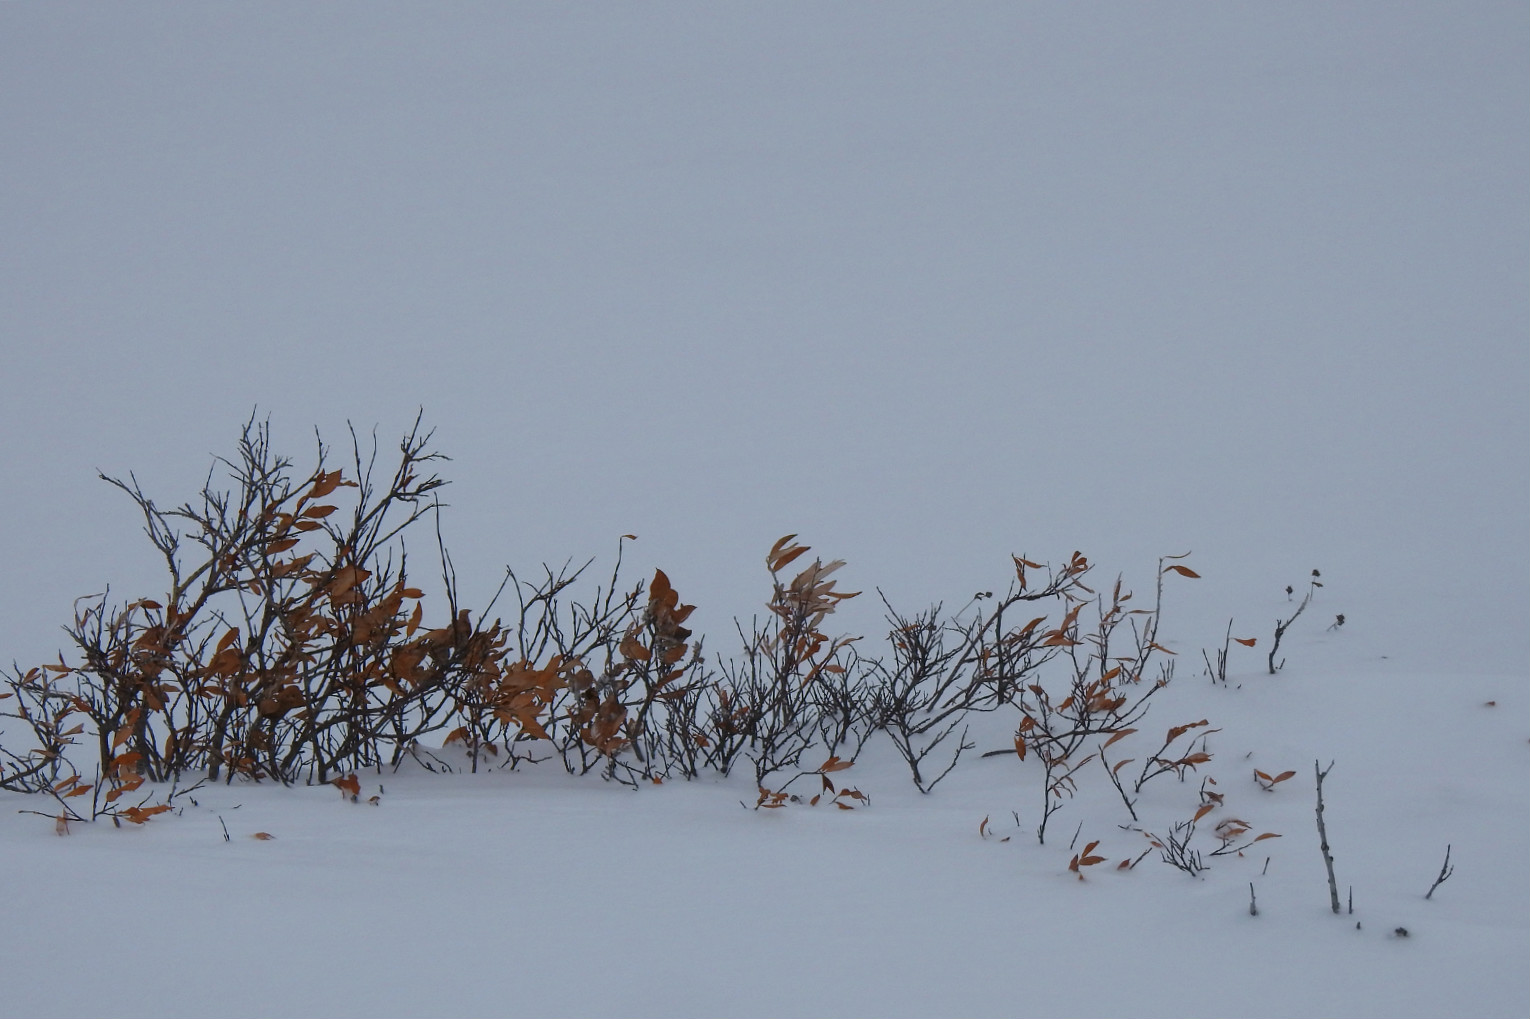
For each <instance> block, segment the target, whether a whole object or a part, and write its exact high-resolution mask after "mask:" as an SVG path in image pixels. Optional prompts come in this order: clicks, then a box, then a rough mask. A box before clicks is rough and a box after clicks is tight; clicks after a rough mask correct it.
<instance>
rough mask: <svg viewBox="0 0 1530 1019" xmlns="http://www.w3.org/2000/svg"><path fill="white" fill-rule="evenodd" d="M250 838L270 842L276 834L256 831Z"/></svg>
mask: <svg viewBox="0 0 1530 1019" xmlns="http://www.w3.org/2000/svg"><path fill="white" fill-rule="evenodd" d="M157 830H158V829H156V831H157ZM250 838H252V839H259V840H260V841H262V842H270V841H271V840H272V839H274V838H276V836H275V835H272V834H271V833H270V832H268V831H258V832H256V833H255V834H254V835H251V836H250Z"/></svg>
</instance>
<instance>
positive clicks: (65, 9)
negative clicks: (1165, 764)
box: [0, 3, 1530, 669]
mask: <svg viewBox="0 0 1530 1019" xmlns="http://www.w3.org/2000/svg"><path fill="white" fill-rule="evenodd" d="M1527 171H1530V8H1527V7H1526V5H1524V4H1522V3H1474V4H1470V5H1454V4H1424V5H1421V4H1405V3H1370V4H1345V5H1316V4H1300V3H1280V4H1275V3H1250V4H1157V5H1152V6H1147V5H1078V4H1067V5H1063V4H1049V5H1025V4H963V5H957V6H948V5H940V6H936V5H909V4H877V5H864V4H843V5H835V6H832V7H828V8H820V7H817V6H810V5H794V4H788V5H769V6H763V5H762V6H752V7H746V6H739V5H727V6H721V5H719V6H706V7H703V6H699V5H694V6H693V5H673V4H671V5H659V6H616V5H589V6H578V7H572V6H568V7H565V6H562V5H550V4H549V5H536V4H515V5H492V4H459V5H452V6H450V7H442V6H437V5H397V4H328V5H323V6H310V5H306V4H263V5H260V6H233V5H217V6H204V5H189V4H184V5H183V4H151V5H132V6H127V5H110V4H78V5H69V6H57V5H46V4H6V5H3V6H0V352H3V375H4V380H5V383H6V385H5V399H4V401H0V424H3V427H4V433H5V436H6V442H5V443H4V446H3V452H0V464H3V469H4V477H5V478H6V480H7V483H8V484H7V488H8V491H9V492H10V494H9V495H8V496H7V497H6V498H5V499H4V500H0V531H3V533H4V534H5V535H6V537H5V541H4V546H3V547H4V559H3V562H4V566H5V583H4V584H3V585H0V619H3V623H0V638H3V647H0V653H3V655H5V656H15V657H17V658H20V659H21V660H23V661H24V662H26V661H30V660H32V659H34V658H36V657H37V656H39V655H45V654H47V653H48V652H49V650H50V649H51V648H53V647H56V646H57V643H58V636H57V634H56V631H55V629H54V628H55V627H56V626H57V625H58V624H60V623H62V622H63V621H64V620H65V619H66V617H67V614H68V611H69V604H70V600H71V599H72V598H73V597H75V596H76V595H80V594H85V593H88V592H93V591H99V590H100V589H101V587H102V586H103V584H104V583H106V582H108V581H110V582H112V583H113V584H114V590H117V591H119V592H120V593H121V594H123V595H137V594H142V593H148V592H149V591H151V590H153V584H154V583H155V582H156V580H157V577H156V574H155V573H154V570H153V566H154V563H153V561H152V559H151V558H150V556H149V555H148V549H147V545H146V544H145V543H144V542H143V541H142V540H141V538H140V537H139V536H138V534H137V526H138V524H137V521H136V520H135V518H134V517H133V514H132V512H131V509H132V507H131V506H130V505H129V504H127V502H126V501H125V500H124V499H123V498H121V497H120V496H119V495H117V494H116V493H114V492H113V491H111V490H110V489H108V488H107V487H106V486H104V485H102V484H101V483H100V482H98V481H96V480H95V478H94V472H95V470H96V469H97V468H100V469H103V470H106V471H107V472H109V473H125V472H127V471H129V470H136V471H137V472H138V474H139V477H140V478H141V479H142V480H143V481H144V483H145V485H146V487H148V488H149V489H150V490H151V491H152V492H154V493H155V494H157V495H159V496H160V497H161V498H162V499H163V500H164V501H167V502H173V501H177V500H181V499H184V498H187V497H189V496H190V495H191V494H192V493H193V492H194V491H195V489H196V488H197V487H198V485H199V484H200V483H201V480H202V478H203V476H204V474H205V472H206V470H207V467H208V464H209V461H210V458H211V456H212V455H213V454H215V453H227V452H229V451H230V450H231V449H232V447H233V444H234V440H235V438H236V437H237V433H238V429H239V426H240V425H241V423H242V422H243V421H244V420H245V418H246V417H247V416H248V415H249V413H250V411H251V410H252V408H254V407H257V406H258V407H259V408H260V409H261V412H262V413H263V414H264V413H269V414H270V415H271V418H272V421H273V425H274V427H275V429H276V432H277V434H278V436H279V437H280V439H281V444H282V445H283V447H285V448H287V449H289V450H291V451H293V452H294V453H295V454H297V455H298V456H299V457H302V456H305V455H306V454H307V451H308V449H309V444H310V435H311V430H312V428H313V427H314V426H316V425H317V426H319V427H320V428H321V429H322V430H323V431H324V433H325V435H326V437H327V438H329V439H331V440H332V441H338V439H339V438H340V430H341V428H342V427H343V424H344V422H345V421H346V420H351V421H354V422H356V423H357V424H358V425H360V426H362V427H363V428H365V429H370V428H371V427H372V426H373V425H374V424H375V425H378V426H379V430H380V435H381V436H382V438H383V440H384V441H385V442H390V441H392V440H393V439H394V438H395V437H396V435H397V434H398V433H399V432H400V431H401V430H402V429H403V428H405V427H406V426H407V424H408V422H409V421H410V420H412V418H413V415H414V413H415V410H416V408H418V407H420V406H423V407H424V409H425V414H426V419H427V421H428V422H430V423H432V424H434V425H436V426H438V433H437V435H438V441H439V444H440V446H441V447H442V448H443V449H444V450H445V451H446V452H447V453H449V454H451V455H452V456H453V457H454V458H455V462H454V463H453V464H452V465H449V476H450V477H452V478H453V480H454V485H453V487H452V489H451V490H450V500H451V502H452V503H453V509H452V510H451V513H450V516H449V517H448V520H447V526H446V533H447V536H448V538H449V541H450V543H451V545H452V547H453V548H454V550H455V552H456V555H457V557H458V560H459V566H460V567H462V572H463V575H464V581H465V582H466V584H467V586H468V587H469V591H468V600H469V601H470V602H473V601H477V600H481V597H482V594H481V593H482V592H487V590H489V589H490V588H491V587H492V584H493V583H494V581H495V580H496V578H497V572H498V570H499V569H500V568H501V567H502V565H503V564H505V563H507V562H508V563H514V564H516V565H518V566H528V565H534V564H536V563H538V562H540V561H542V560H544V559H547V560H561V559H563V558H565V557H567V556H576V557H583V556H585V555H591V554H599V555H602V556H608V555H609V553H610V551H611V550H612V549H613V548H614V545H615V540H616V537H617V536H618V535H620V534H622V533H624V532H635V533H637V534H639V535H641V541H640V542H639V543H638V545H637V546H636V547H635V548H634V549H633V552H632V556H633V562H634V563H635V564H636V565H637V567H638V568H639V569H646V568H651V566H652V565H655V564H657V565H662V566H664V567H665V569H666V570H668V571H669V573H670V575H671V577H672V578H673V579H674V581H675V583H676V585H677V587H678V588H679V589H680V591H681V593H682V595H684V596H685V597H686V598H687V600H694V601H697V602H698V603H699V604H700V605H701V610H700V612H699V613H698V619H700V620H702V621H703V623H704V628H705V629H706V630H709V631H712V632H714V633H716V634H717V636H718V637H723V636H726V620H727V619H728V617H729V616H731V615H733V614H735V613H748V612H750V611H753V608H754V606H755V605H756V604H757V603H758V601H759V600H760V598H761V597H763V586H764V579H765V578H764V571H763V568H762V566H761V563H762V557H763V554H764V551H765V549H766V548H767V547H768V546H769V544H770V543H771V542H772V541H773V540H774V539H775V538H777V537H778V536H780V535H781V534H784V533H786V532H789V531H795V532H799V533H800V534H801V535H802V538H803V540H805V541H807V542H808V543H810V544H812V545H813V546H814V547H815V549H816V550H818V551H821V552H823V553H824V554H825V555H827V556H830V557H843V558H846V559H849V560H850V561H851V568H850V569H849V570H847V571H846V572H847V575H848V576H847V584H848V585H849V586H851V587H855V586H866V587H870V586H873V585H881V586H883V587H884V588H885V589H886V590H887V591H888V593H889V595H890V596H891V597H893V598H894V599H895V600H896V601H898V602H899V603H900V604H903V605H907V606H909V607H911V608H917V607H919V606H920V605H921V604H922V603H924V602H927V601H930V600H937V599H945V600H947V601H952V600H955V601H960V600H964V599H965V597H966V596H967V595H969V594H970V593H971V592H972V591H973V590H977V589H980V588H983V587H992V586H995V585H997V584H1002V583H1003V582H1004V577H1005V566H1006V563H1007V562H1008V558H1007V557H1008V553H1010V552H1025V553H1028V554H1030V555H1032V556H1034V557H1051V558H1056V557H1058V556H1062V555H1066V554H1067V553H1068V552H1071V551H1072V550H1073V549H1074V548H1081V549H1083V550H1085V551H1086V552H1089V553H1091V554H1092V555H1093V556H1094V558H1096V559H1097V560H1098V561H1100V562H1101V563H1102V565H1103V566H1104V567H1105V568H1107V569H1108V570H1109V571H1110V572H1111V573H1112V574H1113V573H1114V572H1115V571H1116V570H1124V571H1126V572H1127V574H1128V576H1129V577H1135V578H1137V579H1138V581H1139V583H1140V584H1142V585H1144V586H1145V585H1146V584H1147V583H1150V578H1151V575H1152V563H1153V561H1154V559H1155V558H1156V556H1158V555H1159V554H1161V553H1168V552H1182V551H1184V550H1185V549H1187V548H1194V549H1195V550H1196V552H1197V561H1198V563H1199V564H1200V568H1202V569H1203V571H1204V572H1205V573H1206V574H1207V576H1208V580H1210V579H1216V580H1217V584H1218V586H1217V588H1216V590H1217V591H1218V592H1220V594H1221V595H1224V596H1235V595H1236V596H1241V595H1243V594H1246V593H1252V592H1264V591H1265V590H1266V589H1267V588H1275V587H1279V586H1283V585H1284V584H1285V583H1288V582H1291V581H1292V580H1295V579H1297V578H1299V577H1300V576H1302V575H1304V574H1305V572H1306V570H1307V569H1309V568H1310V567H1311V566H1314V565H1318V566H1322V567H1323V568H1324V569H1325V571H1326V572H1328V573H1329V574H1330V575H1332V576H1334V577H1335V578H1337V579H1336V581H1335V583H1336V585H1337V584H1339V583H1342V584H1343V585H1344V586H1345V589H1346V591H1347V592H1349V593H1350V596H1351V599H1352V600H1351V601H1350V602H1349V603H1348V604H1352V605H1355V606H1364V611H1363V612H1362V611H1360V610H1359V609H1357V610H1356V611H1357V613H1358V614H1357V615H1356V618H1357V619H1361V620H1363V619H1365V618H1368V617H1369V618H1372V619H1382V618H1385V620H1386V624H1385V628H1384V629H1382V630H1376V631H1372V632H1371V639H1372V641H1373V648H1372V650H1374V649H1375V648H1381V647H1385V646H1387V645H1389V644H1392V643H1397V642H1400V643H1401V644H1402V645H1403V647H1402V648H1401V650H1403V651H1405V652H1407V653H1409V654H1412V655H1414V656H1416V657H1418V658H1420V659H1421V660H1423V659H1427V660H1430V661H1449V660H1450V659H1451V657H1452V655H1455V654H1458V653H1459V652H1460V650H1461V648H1462V646H1463V645H1467V644H1469V645H1470V646H1471V647H1473V648H1474V649H1475V653H1476V654H1477V655H1478V660H1479V662H1481V663H1482V664H1484V665H1487V666H1491V667H1494V668H1504V669H1510V668H1515V669H1518V668H1522V666H1523V661H1524V658H1525V654H1526V652H1527V651H1530V631H1527V629H1526V627H1525V626H1524V624H1525V622H1526V621H1527V616H1530V588H1527V584H1526V577H1527V576H1530V572H1527V567H1530V530H1527V528H1526V522H1527V521H1526V507H1527V505H1530V469H1527V468H1530V464H1527V458H1526V437H1527V435H1530V400H1527V392H1526V389H1527V382H1530V371H1527V368H1530V364H1527V361H1530V342H1527V340H1530V289H1527V285H1526V284H1527V280H1530V275H1527V270H1530V202H1527V197H1530V196H1527V187H1526V181H1527V180H1530V173H1527ZM634 576H636V574H634ZM135 587H137V588H146V590H137V589H135ZM1205 597H1210V595H1209V594H1208V595H1206V596H1205ZM868 600H869V599H868ZM870 608H874V606H868V607H867V609H866V611H868V612H869V610H870ZM1202 608H1203V609H1205V611H1206V613H1207V614H1208V617H1209V615H1210V614H1214V612H1215V611H1219V609H1218V608H1217V606H1215V605H1207V606H1202ZM718 649H719V650H723V648H722V647H719V648H718ZM1383 653H1384V652H1383Z"/></svg>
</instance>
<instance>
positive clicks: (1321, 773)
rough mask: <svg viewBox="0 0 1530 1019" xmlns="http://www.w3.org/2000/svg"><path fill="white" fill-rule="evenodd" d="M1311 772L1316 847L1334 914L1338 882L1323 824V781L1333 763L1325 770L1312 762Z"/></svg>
mask: <svg viewBox="0 0 1530 1019" xmlns="http://www.w3.org/2000/svg"><path fill="white" fill-rule="evenodd" d="M1312 770H1313V772H1314V773H1316V775H1317V829H1318V845H1319V846H1320V847H1321V848H1322V850H1323V865H1324V866H1325V867H1327V868H1328V901H1329V904H1330V905H1331V906H1332V907H1333V911H1334V912H1335V913H1338V912H1339V909H1340V907H1339V882H1338V881H1336V880H1334V876H1333V854H1332V853H1330V852H1329V851H1328V828H1327V826H1325V825H1324V824H1323V779H1325V778H1327V777H1328V772H1330V771H1332V770H1333V762H1332V761H1329V762H1328V767H1327V768H1326V769H1321V768H1319V767H1318V762H1317V761H1313V762H1312Z"/></svg>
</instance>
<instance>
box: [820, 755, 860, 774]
mask: <svg viewBox="0 0 1530 1019" xmlns="http://www.w3.org/2000/svg"><path fill="white" fill-rule="evenodd" d="M854 763H855V762H854V761H841V760H840V759H839V758H838V757H830V758H829V759H828V760H827V761H824V762H823V767H821V768H819V769H818V770H819V772H826V771H844V770H845V769H846V768H848V767H850V766H851V765H853V764H854Z"/></svg>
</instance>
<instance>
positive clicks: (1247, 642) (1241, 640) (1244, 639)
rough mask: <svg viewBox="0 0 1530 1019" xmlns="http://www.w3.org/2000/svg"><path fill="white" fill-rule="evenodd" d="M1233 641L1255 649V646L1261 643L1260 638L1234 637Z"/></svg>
mask: <svg viewBox="0 0 1530 1019" xmlns="http://www.w3.org/2000/svg"><path fill="white" fill-rule="evenodd" d="M1233 640H1234V641H1236V642H1237V643H1239V644H1242V645H1243V646H1244V647H1253V646H1254V645H1255V644H1257V643H1259V638H1258V637H1234V638H1233Z"/></svg>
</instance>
